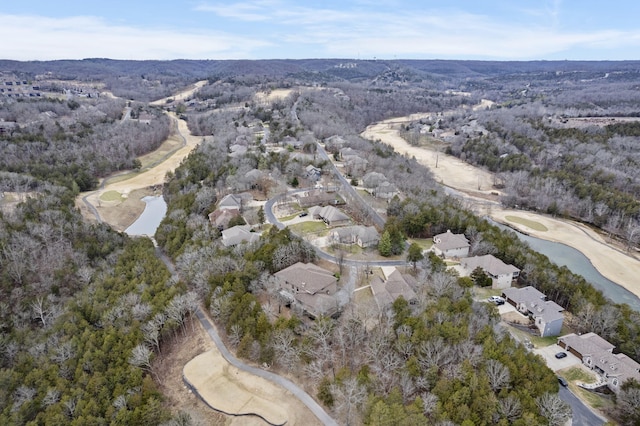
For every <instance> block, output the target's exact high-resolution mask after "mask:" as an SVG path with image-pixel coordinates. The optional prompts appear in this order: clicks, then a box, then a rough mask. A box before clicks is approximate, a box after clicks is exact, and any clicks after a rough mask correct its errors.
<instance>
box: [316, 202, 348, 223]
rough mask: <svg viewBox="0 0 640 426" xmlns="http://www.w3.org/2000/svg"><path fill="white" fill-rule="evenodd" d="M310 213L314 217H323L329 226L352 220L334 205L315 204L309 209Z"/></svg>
mask: <svg viewBox="0 0 640 426" xmlns="http://www.w3.org/2000/svg"><path fill="white" fill-rule="evenodd" d="M309 214H310V215H311V216H312V217H313V218H314V219H321V220H322V221H323V222H324V223H326V224H327V225H328V226H342V225H347V224H349V223H350V222H351V219H350V218H349V216H347V215H346V214H344V213H342V212H341V211H340V210H338V209H337V208H335V207H333V206H324V207H320V206H314V207H311V208H310V209H309Z"/></svg>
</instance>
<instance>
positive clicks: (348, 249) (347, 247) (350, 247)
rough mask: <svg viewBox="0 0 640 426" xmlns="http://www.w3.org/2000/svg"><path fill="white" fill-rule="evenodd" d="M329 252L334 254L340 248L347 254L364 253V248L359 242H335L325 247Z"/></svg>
mask: <svg viewBox="0 0 640 426" xmlns="http://www.w3.org/2000/svg"><path fill="white" fill-rule="evenodd" d="M325 250H326V251H327V253H331V254H334V255H335V253H336V252H337V251H338V250H342V251H344V252H345V253H347V254H362V253H364V250H363V249H362V247H360V246H359V245H357V244H334V245H331V246H329V247H327V248H326V249H325Z"/></svg>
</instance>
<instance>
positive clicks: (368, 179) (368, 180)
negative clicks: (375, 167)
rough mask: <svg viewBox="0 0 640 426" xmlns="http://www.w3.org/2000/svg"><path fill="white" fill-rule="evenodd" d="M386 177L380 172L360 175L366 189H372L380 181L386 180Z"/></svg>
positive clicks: (378, 184)
mask: <svg viewBox="0 0 640 426" xmlns="http://www.w3.org/2000/svg"><path fill="white" fill-rule="evenodd" d="M386 181H387V177H386V176H385V175H383V174H382V173H378V172H369V173H367V174H366V175H364V176H363V177H362V185H363V186H364V187H365V188H367V189H372V190H373V189H374V188H376V187H378V186H380V184H381V183H383V182H386Z"/></svg>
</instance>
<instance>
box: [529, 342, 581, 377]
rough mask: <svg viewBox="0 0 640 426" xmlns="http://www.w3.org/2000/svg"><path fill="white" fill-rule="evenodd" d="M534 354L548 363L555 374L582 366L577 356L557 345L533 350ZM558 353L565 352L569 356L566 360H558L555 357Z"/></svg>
mask: <svg viewBox="0 0 640 426" xmlns="http://www.w3.org/2000/svg"><path fill="white" fill-rule="evenodd" d="M533 352H534V353H536V354H538V355H540V356H541V357H543V358H544V360H545V361H546V362H547V366H548V367H549V368H550V369H551V370H553V371H554V372H556V371H558V370H562V369H564V368H568V367H573V366H579V365H580V364H582V362H581V361H580V359H579V358H578V357H577V356H575V355H574V354H572V353H571V352H567V351H565V350H564V349H562V348H561V347H560V346H558V345H557V344H553V345H551V346H546V347H544V348H536V349H534V350H533ZM558 352H565V353H566V354H567V356H566V357H565V358H562V359H558V358H556V357H555V355H556V354H557V353H558Z"/></svg>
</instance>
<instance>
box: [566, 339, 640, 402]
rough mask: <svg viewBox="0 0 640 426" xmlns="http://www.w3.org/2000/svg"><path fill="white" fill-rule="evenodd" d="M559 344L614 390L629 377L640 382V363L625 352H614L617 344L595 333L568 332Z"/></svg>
mask: <svg viewBox="0 0 640 426" xmlns="http://www.w3.org/2000/svg"><path fill="white" fill-rule="evenodd" d="M558 345H559V346H560V347H562V348H564V349H565V350H566V351H567V352H571V353H572V354H574V355H575V356H577V357H578V358H580V360H581V361H582V363H583V364H584V365H586V366H587V367H589V368H590V369H592V370H594V371H595V372H596V373H598V375H599V376H600V377H602V378H603V379H604V381H605V383H606V385H607V387H608V388H609V389H611V390H612V391H613V392H616V393H617V392H619V391H620V387H621V386H622V385H623V384H624V383H625V382H626V381H627V380H629V379H635V380H637V381H638V382H640V364H639V363H637V362H636V361H634V360H633V359H631V358H629V357H628V356H627V355H625V354H622V353H619V354H614V353H613V350H614V349H615V345H613V344H611V343H609V342H608V341H607V340H605V339H603V338H602V337H600V336H599V335H597V334H595V333H585V334H582V335H576V334H574V333H571V334H567V335H565V336H562V337H560V338H558Z"/></svg>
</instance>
